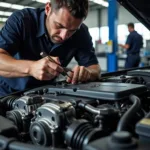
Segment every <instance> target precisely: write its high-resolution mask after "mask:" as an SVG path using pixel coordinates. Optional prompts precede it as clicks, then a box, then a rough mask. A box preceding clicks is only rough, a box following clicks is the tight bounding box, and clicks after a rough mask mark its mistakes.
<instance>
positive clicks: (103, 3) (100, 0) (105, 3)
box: [32, 0, 108, 7]
mask: <svg viewBox="0 0 150 150" xmlns="http://www.w3.org/2000/svg"><path fill="white" fill-rule="evenodd" d="M32 1H36V2H39V3H44V4H45V3H47V2H50V0H32ZM89 1H91V2H94V3H96V4H99V5H102V6H104V7H108V2H106V1H104V0H89Z"/></svg>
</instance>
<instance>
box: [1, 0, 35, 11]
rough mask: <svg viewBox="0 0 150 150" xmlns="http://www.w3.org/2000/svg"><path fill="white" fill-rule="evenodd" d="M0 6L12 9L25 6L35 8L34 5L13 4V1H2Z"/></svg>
mask: <svg viewBox="0 0 150 150" xmlns="http://www.w3.org/2000/svg"><path fill="white" fill-rule="evenodd" d="M0 7H4V8H11V9H19V10H20V9H23V8H34V7H29V6H23V5H17V4H11V3H5V2H0Z"/></svg>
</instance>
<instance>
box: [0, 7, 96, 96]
mask: <svg viewBox="0 0 150 150" xmlns="http://www.w3.org/2000/svg"><path fill="white" fill-rule="evenodd" d="M45 19H46V15H45V11H44V9H30V8H26V9H23V10H19V11H16V12H14V13H13V14H12V15H11V16H10V17H9V18H8V20H7V22H6V24H5V26H4V27H3V28H2V30H1V31H0V48H2V49H4V50H6V51H7V52H8V53H9V54H10V55H11V56H13V57H14V58H15V59H17V60H34V61H37V60H39V59H41V56H40V53H41V52H42V51H45V52H46V53H47V54H49V55H51V56H57V57H59V59H60V62H61V65H62V66H64V67H66V66H67V65H68V63H69V62H70V61H71V59H72V58H73V57H75V59H76V60H77V62H78V64H79V65H80V66H85V67H88V66H90V65H93V64H98V61H97V58H96V56H95V50H94V48H93V43H92V39H91V36H90V34H89V32H88V28H87V27H86V25H84V24H82V25H81V27H80V29H79V30H78V31H77V32H76V33H74V34H73V36H72V37H71V38H69V39H68V40H66V41H65V42H64V43H62V44H53V43H52V42H51V41H50V39H49V36H48V34H47V30H46V27H45ZM51 83H52V81H39V80H37V79H35V78H34V77H31V76H28V77H18V78H6V77H2V76H0V96H5V95H7V94H10V93H12V92H15V91H19V90H24V89H26V88H32V87H37V86H42V85H45V84H51Z"/></svg>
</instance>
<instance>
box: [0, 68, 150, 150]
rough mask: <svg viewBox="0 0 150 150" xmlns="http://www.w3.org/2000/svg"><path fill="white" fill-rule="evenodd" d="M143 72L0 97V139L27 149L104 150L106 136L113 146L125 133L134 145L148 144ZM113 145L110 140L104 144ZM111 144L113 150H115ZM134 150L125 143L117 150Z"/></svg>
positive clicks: (148, 104)
mask: <svg viewBox="0 0 150 150" xmlns="http://www.w3.org/2000/svg"><path fill="white" fill-rule="evenodd" d="M149 70H150V69H142V70H139V69H138V70H131V71H130V70H129V71H125V72H124V73H122V72H121V73H120V75H118V73H117V75H116V73H113V74H109V75H108V74H107V75H105V74H104V76H102V77H101V79H100V81H97V82H90V83H79V84H76V85H71V84H67V83H66V82H65V81H63V82H57V83H56V84H53V85H45V86H42V87H36V88H34V89H30V90H26V91H22V92H17V93H13V94H11V95H8V96H6V97H2V98H1V100H0V107H1V109H0V115H1V116H0V122H1V124H2V125H1V126H0V135H1V136H2V137H1V138H6V139H7V138H8V139H10V138H15V139H16V140H15V141H17V142H21V143H22V144H25V145H26V144H28V145H30V146H28V148H30V149H32V148H31V147H33V149H34V146H40V149H43V150H44V149H47V148H48V149H81V150H82V149H85V150H86V149H87V150H88V149H94V148H95V143H96V145H97V146H96V147H98V148H95V149H102V150H103V149H107V148H106V147H105V148H103V147H102V145H101V144H99V143H101V140H104V141H105V143H106V140H105V139H106V138H107V137H110V136H111V135H112V136H113V137H114V136H115V138H116V136H117V138H119V140H118V141H121V139H123V137H124V136H125V137H126V136H127V137H128V138H129V134H131V135H132V136H131V135H130V138H131V137H132V138H135V139H136V140H137V141H138V143H140V142H141V139H143V137H144V139H146V140H148V139H150V138H149V137H148V136H146V135H148V134H146V135H145V133H147V132H148V131H149V130H148V129H149V127H150V124H149V123H147V122H150V121H149V119H148V118H149V117H146V116H147V115H148V114H149V112H150V97H149V80H150V77H149ZM144 118H147V119H146V120H147V121H142V123H143V124H142V125H143V126H142V125H141V123H140V121H141V120H142V119H144ZM144 123H145V124H146V125H147V128H146V127H145V124H144ZM115 132H116V133H115ZM143 132H144V133H143ZM143 135H144V136H143ZM1 138H0V139H1ZM97 140H100V141H98V142H95V141H97ZM6 141H8V140H6ZM144 141H145V140H144ZM0 142H1V140H0ZM3 142H4V141H3ZM93 142H94V146H93V147H92V145H93ZM111 142H112V141H111ZM91 143H92V144H91ZM102 143H103V142H102ZM12 144H13V143H12ZM113 144H114V141H113V142H112V143H111V144H110V145H113ZM10 145H11V144H10ZM114 145H115V146H116V147H115V146H114V147H113V149H117V144H114ZM119 145H120V143H119ZM127 145H128V146H127ZM139 147H140V144H139V145H138V144H137V146H136V147H135V146H133V144H130V145H129V144H128V143H127V142H126V143H125V144H124V143H123V146H122V147H121V148H124V149H125V150H126V149H127V150H128V149H133V148H136V149H138V148H139ZM119 148H120V147H119ZM121 148H120V150H121ZM19 149H21V148H20V147H19Z"/></svg>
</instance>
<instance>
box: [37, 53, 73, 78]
mask: <svg viewBox="0 0 150 150" xmlns="http://www.w3.org/2000/svg"><path fill="white" fill-rule="evenodd" d="M40 55H41V56H42V57H43V58H44V57H47V58H48V59H49V61H51V62H53V63H55V64H57V65H58V66H60V67H62V66H61V65H60V64H58V63H57V62H56V61H55V60H54V59H53V58H52V57H51V56H49V55H47V54H46V53H45V52H41V53H40ZM62 68H63V70H64V71H63V72H62V73H61V74H62V75H63V76H68V77H69V78H71V77H70V76H69V75H68V73H67V72H69V71H70V72H72V73H73V71H72V70H71V69H69V68H66V67H62Z"/></svg>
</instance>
